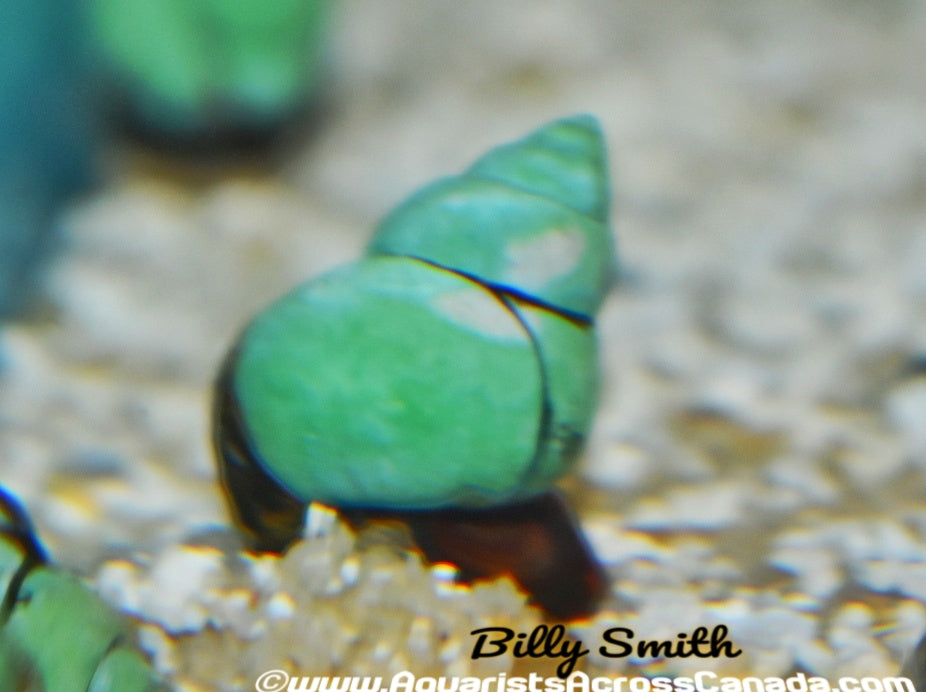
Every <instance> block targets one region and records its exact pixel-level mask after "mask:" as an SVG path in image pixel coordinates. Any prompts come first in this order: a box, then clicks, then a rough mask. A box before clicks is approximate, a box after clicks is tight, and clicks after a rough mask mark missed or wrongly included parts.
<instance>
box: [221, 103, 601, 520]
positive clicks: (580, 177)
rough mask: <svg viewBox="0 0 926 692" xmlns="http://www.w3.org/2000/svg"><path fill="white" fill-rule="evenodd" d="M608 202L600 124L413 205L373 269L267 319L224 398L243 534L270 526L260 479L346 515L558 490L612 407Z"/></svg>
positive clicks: (528, 145) (231, 372) (501, 159)
mask: <svg viewBox="0 0 926 692" xmlns="http://www.w3.org/2000/svg"><path fill="white" fill-rule="evenodd" d="M607 192H608V184H607V171H606V167H605V154H604V145H603V141H602V137H601V133H600V131H599V128H598V125H597V122H596V121H595V120H594V119H593V118H591V117H589V116H578V117H574V118H568V119H564V120H560V121H556V122H554V123H551V124H549V125H547V126H546V127H544V128H542V129H540V130H538V131H537V132H535V133H533V134H531V135H529V136H528V137H527V138H525V139H523V140H520V141H518V142H514V143H512V144H508V145H505V146H502V147H499V148H498V149H495V150H493V151H491V152H489V153H488V154H487V155H486V156H484V157H483V158H481V159H480V160H479V161H477V162H476V164H474V165H473V166H472V167H471V168H470V169H469V170H468V171H467V172H465V173H464V174H462V175H460V176H457V177H452V178H448V179H445V180H441V181H438V182H436V183H434V184H433V185H430V186H428V187H426V188H425V189H424V190H422V191H420V192H419V193H417V194H415V195H413V196H412V197H411V198H410V199H409V200H408V201H406V202H405V203H403V204H402V205H400V206H399V207H398V208H397V209H396V210H395V211H394V212H393V213H392V214H390V215H389V216H387V218H386V219H385V220H384V221H383V222H382V224H381V225H380V226H379V228H378V229H377V231H376V233H375V235H374V237H373V239H372V241H371V243H370V245H369V248H368V252H367V254H366V256H365V257H364V258H362V259H360V260H359V261H357V262H355V263H353V264H350V265H347V266H345V267H341V268H339V269H336V270H334V271H333V272H330V273H328V274H326V275H324V276H322V277H320V278H317V279H314V280H311V281H309V282H307V283H305V284H302V285H301V286H299V287H297V288H296V289H295V290H293V291H292V292H290V293H289V294H287V295H285V296H283V297H282V298H281V299H279V300H278V301H277V302H275V303H273V304H272V305H270V306H269V307H268V308H266V309H265V310H264V311H263V312H261V313H260V314H259V315H258V316H257V317H256V318H255V319H254V320H253V321H252V322H251V323H250V325H248V326H247V328H246V329H245V330H244V332H243V333H242V335H241V337H240V339H239V340H238V342H237V344H236V346H235V348H234V349H233V350H232V352H231V354H230V356H229V359H228V361H227V362H226V365H225V367H224V368H223V374H222V377H221V379H220V390H219V397H218V399H217V411H216V425H217V430H216V442H217V448H218V450H219V453H220V457H221V459H220V463H221V465H222V466H223V478H224V481H225V483H226V489H227V490H228V491H229V495H230V497H231V501H232V504H233V508H234V509H235V510H236V514H237V515H238V518H239V520H242V521H243V523H245V524H255V523H256V524H257V525H256V526H255V525H252V526H250V527H249V528H250V529H252V530H253V531H256V532H258V533H259V532H260V531H261V530H263V529H264V528H265V527H262V526H260V523H261V522H260V521H256V522H252V521H249V520H248V518H247V517H248V515H249V510H250V509H253V508H249V507H248V506H246V505H249V504H251V503H252V500H251V499H249V498H248V497H247V492H248V489H247V488H246V487H244V486H245V485H247V484H249V483H250V482H251V480H250V479H251V478H253V475H251V476H247V478H248V479H249V480H247V481H243V480H236V478H239V477H243V476H238V473H239V472H241V471H242V468H243V465H252V466H253V467H255V468H256V469H258V470H259V472H260V473H261V474H264V475H266V476H267V477H268V478H269V479H272V481H273V482H275V483H276V484H278V485H279V487H280V489H281V491H282V492H283V493H284V494H288V495H289V496H291V497H292V498H294V499H295V500H296V501H301V502H303V503H307V502H311V501H321V502H326V503H329V504H333V505H336V506H341V507H373V508H387V509H403V510H418V509H422V510H426V509H435V508H442V507H485V506H492V505H498V504H502V503H508V502H511V501H516V500H519V499H524V498H528V497H532V496H535V495H537V494H538V493H541V492H544V491H546V490H548V489H549V488H550V485H551V484H552V482H553V481H554V480H555V479H556V478H557V477H558V476H560V475H562V474H563V473H564V472H565V471H566V470H567V469H568V467H569V464H570V463H571V461H572V460H573V458H574V457H575V452H576V450H577V449H578V448H579V446H580V444H581V442H582V440H583V439H584V437H585V435H586V433H587V430H588V428H589V425H590V423H591V420H592V417H593V415H594V410H595V404H596V398H597V386H598V379H599V378H598V370H597V356H596V342H595V334H594V329H593V315H594V313H595V311H596V310H597V308H598V306H599V305H600V303H601V301H602V299H603V297H604V294H605V293H606V291H607V289H608V286H609V284H610V281H611V278H612V275H613V267H614V250H613V241H612V237H611V232H610V229H609V228H608V224H607V210H608V206H609V202H608V194H607ZM253 470H254V469H250V470H249V472H250V471H253ZM253 502H254V503H257V504H263V505H264V507H265V508H267V507H270V506H271V505H272V503H271V502H269V501H268V502H263V501H261V500H260V499H255V500H253Z"/></svg>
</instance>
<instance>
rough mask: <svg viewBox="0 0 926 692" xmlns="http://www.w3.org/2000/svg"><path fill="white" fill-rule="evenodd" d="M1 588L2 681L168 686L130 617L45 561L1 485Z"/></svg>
mask: <svg viewBox="0 0 926 692" xmlns="http://www.w3.org/2000/svg"><path fill="white" fill-rule="evenodd" d="M0 595H2V599H3V600H2V603H0V689H3V690H22V689H29V690H32V689H36V690H55V692H70V691H72V690H73V691H74V692H84V691H87V692H117V691H118V692H155V691H158V690H166V689H167V687H166V686H165V685H164V683H163V682H162V681H160V680H159V679H158V677H157V676H156V674H155V673H154V671H153V670H152V669H151V667H150V666H149V664H148V662H147V661H146V660H145V658H144V657H143V656H142V654H141V653H140V652H139V651H138V650H137V649H136V648H135V647H134V645H133V644H132V641H133V638H134V635H133V633H132V629H131V627H130V625H129V621H128V620H127V619H126V618H125V617H123V616H122V615H120V614H118V613H116V612H115V611H114V610H112V609H111V608H109V606H107V605H106V604H105V603H103V601H101V600H100V599H99V598H98V597H97V596H96V594H94V593H93V592H92V591H90V590H89V589H88V588H87V587H86V586H85V585H84V584H83V583H82V582H81V581H80V579H78V578H77V577H75V576H74V575H72V574H69V573H67V572H64V571H62V570H60V569H57V568H55V567H52V566H51V565H49V564H48V561H47V558H46V557H45V551H44V549H43V548H42V546H41V545H40V544H39V542H38V539H37V538H36V536H35V532H34V531H33V528H32V524H31V522H30V521H29V518H28V516H27V515H26V513H25V511H24V510H23V508H22V507H21V506H20V504H19V502H18V501H17V500H16V499H15V498H14V497H13V496H12V495H10V494H9V493H8V492H7V491H6V490H5V489H3V488H0Z"/></svg>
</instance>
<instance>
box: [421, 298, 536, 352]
mask: <svg viewBox="0 0 926 692" xmlns="http://www.w3.org/2000/svg"><path fill="white" fill-rule="evenodd" d="M434 306H435V308H436V309H437V311H438V312H440V313H441V314H442V315H443V316H445V317H447V318H448V319H450V321H452V322H455V323H457V324H459V325H462V326H464V327H467V328H469V329H472V330H473V331H475V332H478V333H480V334H482V335H484V336H489V337H494V338H497V339H506V340H508V339H517V340H519V341H523V340H525V339H526V338H527V334H526V332H525V331H524V328H523V327H522V326H521V323H520V322H518V320H517V318H515V316H514V315H513V314H511V312H510V311H509V310H508V309H507V308H506V307H505V306H504V305H503V304H502V303H501V302H500V301H498V300H496V299H495V298H493V297H491V295H489V294H488V293H486V292H485V291H481V290H477V289H475V288H473V289H465V290H461V291H454V292H453V293H445V294H443V295H440V296H438V297H437V299H436V300H435V301H434Z"/></svg>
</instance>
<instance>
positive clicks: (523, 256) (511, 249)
mask: <svg viewBox="0 0 926 692" xmlns="http://www.w3.org/2000/svg"><path fill="white" fill-rule="evenodd" d="M584 251H585V236H584V235H583V233H582V231H580V230H579V229H578V228H551V229H549V230H547V231H546V232H545V233H542V234H541V235H538V236H536V237H533V238H528V239H526V240H518V241H516V242H512V243H511V244H509V245H508V252H507V259H508V262H509V269H508V271H507V273H506V278H507V282H508V283H509V284H510V285H512V286H515V287H517V288H519V289H521V290H527V291H530V290H533V289H538V288H542V287H543V286H546V285H547V284H548V283H550V282H551V281H552V280H554V279H556V278H558V277H560V276H563V275H565V274H569V273H570V272H572V271H573V270H574V269H575V267H576V265H578V264H579V261H580V260H581V259H582V253H583V252H584Z"/></svg>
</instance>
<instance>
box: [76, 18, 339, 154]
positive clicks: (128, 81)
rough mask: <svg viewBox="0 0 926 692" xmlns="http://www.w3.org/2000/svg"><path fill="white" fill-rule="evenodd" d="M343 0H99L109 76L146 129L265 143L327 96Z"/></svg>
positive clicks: (195, 140)
mask: <svg viewBox="0 0 926 692" xmlns="http://www.w3.org/2000/svg"><path fill="white" fill-rule="evenodd" d="M333 5H334V1H333V0H312V1H311V2H306V1H305V0H274V2H259V1H258V0H159V2H147V1H145V0H142V1H140V2H139V1H132V0H91V2H90V3H88V5H87V7H88V24H89V29H90V35H91V38H92V43H93V46H94V48H95V52H96V54H97V62H98V63H99V67H100V71H101V73H102V77H103V81H104V82H105V83H106V85H107V86H108V87H109V90H110V94H109V95H110V96H111V97H113V104H112V105H114V106H115V107H116V109H117V111H118V110H121V111H122V113H121V115H123V116H125V118H126V119H127V120H128V121H129V126H130V127H131V129H133V130H134V131H135V132H136V133H137V134H141V135H143V136H144V137H146V138H148V139H152V140H154V141H156V142H158V143H161V144H165V143H166V144H170V145H178V146H180V147H181V148H183V149H191V148H192V149H199V148H209V147H218V146H224V145H229V144H261V143H263V142H264V140H267V139H272V138H273V137H274V136H276V135H277V134H278V131H279V130H280V128H281V127H282V126H283V125H285V124H286V123H287V121H289V120H290V119H292V118H294V117H295V116H297V115H299V114H300V113H301V111H303V110H305V109H306V107H308V106H310V105H311V103H312V102H313V101H314V100H315V99H316V98H317V97H318V93H317V92H318V91H319V89H320V84H321V82H322V78H323V75H324V73H325V61H324V58H325V53H326V50H325V49H326V43H327V42H326V40H325V39H326V35H327V33H328V32H327V28H328V23H329V16H330V14H331V10H332V7H333Z"/></svg>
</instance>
